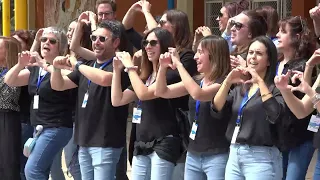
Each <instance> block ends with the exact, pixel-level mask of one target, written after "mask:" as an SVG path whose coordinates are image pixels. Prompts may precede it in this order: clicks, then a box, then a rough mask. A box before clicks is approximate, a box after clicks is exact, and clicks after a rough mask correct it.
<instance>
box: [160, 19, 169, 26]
mask: <svg viewBox="0 0 320 180" xmlns="http://www.w3.org/2000/svg"><path fill="white" fill-rule="evenodd" d="M165 23H167V21H165V20H160V21H159V24H160V26H163V25H164V24H165Z"/></svg>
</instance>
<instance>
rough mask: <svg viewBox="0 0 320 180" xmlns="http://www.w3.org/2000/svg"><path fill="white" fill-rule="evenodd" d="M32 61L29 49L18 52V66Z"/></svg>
mask: <svg viewBox="0 0 320 180" xmlns="http://www.w3.org/2000/svg"><path fill="white" fill-rule="evenodd" d="M33 63H34V61H32V57H31V55H30V52H29V51H22V52H21V53H19V58H18V64H19V65H20V66H23V67H26V66H31V65H32V64H33Z"/></svg>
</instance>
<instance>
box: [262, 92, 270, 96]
mask: <svg viewBox="0 0 320 180" xmlns="http://www.w3.org/2000/svg"><path fill="white" fill-rule="evenodd" d="M268 95H272V94H271V92H269V93H267V94H262V95H261V97H265V96H268Z"/></svg>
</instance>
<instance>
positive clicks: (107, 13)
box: [98, 11, 113, 17]
mask: <svg viewBox="0 0 320 180" xmlns="http://www.w3.org/2000/svg"><path fill="white" fill-rule="evenodd" d="M112 14H113V11H108V12H99V13H98V16H100V17H102V16H103V15H105V16H111V15H112Z"/></svg>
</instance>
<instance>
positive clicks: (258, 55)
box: [247, 41, 270, 74]
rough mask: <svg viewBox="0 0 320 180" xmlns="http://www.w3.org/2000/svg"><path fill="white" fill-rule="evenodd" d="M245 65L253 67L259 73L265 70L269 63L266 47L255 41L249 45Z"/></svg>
mask: <svg viewBox="0 0 320 180" xmlns="http://www.w3.org/2000/svg"><path fill="white" fill-rule="evenodd" d="M247 65H248V67H250V68H253V69H255V70H256V71H257V73H259V74H260V73H263V72H266V71H267V68H268V66H269V65H270V63H269V59H268V54H267V48H266V46H265V45H264V44H262V43H261V42H259V41H255V42H253V43H252V44H251V45H250V47H249V51H248V56H247Z"/></svg>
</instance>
